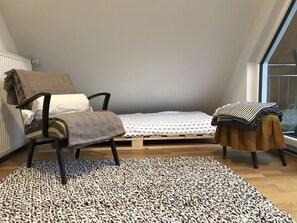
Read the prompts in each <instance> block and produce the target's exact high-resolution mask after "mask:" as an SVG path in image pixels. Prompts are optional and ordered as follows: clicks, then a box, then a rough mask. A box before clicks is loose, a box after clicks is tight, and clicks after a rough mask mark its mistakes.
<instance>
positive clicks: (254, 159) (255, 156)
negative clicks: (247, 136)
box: [251, 152, 259, 169]
mask: <svg viewBox="0 0 297 223" xmlns="http://www.w3.org/2000/svg"><path fill="white" fill-rule="evenodd" d="M251 154H252V159H253V163H254V168H255V169H258V168H259V165H258V159H257V154H256V152H251Z"/></svg>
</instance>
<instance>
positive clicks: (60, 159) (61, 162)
mask: <svg viewBox="0 0 297 223" xmlns="http://www.w3.org/2000/svg"><path fill="white" fill-rule="evenodd" d="M55 147H56V152H57V158H58V163H59V169H60V175H61V181H62V184H66V183H67V178H66V173H65V164H64V158H63V151H62V147H61V144H60V141H59V139H55Z"/></svg>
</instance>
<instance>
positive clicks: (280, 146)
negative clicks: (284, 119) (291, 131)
mask: <svg viewBox="0 0 297 223" xmlns="http://www.w3.org/2000/svg"><path fill="white" fill-rule="evenodd" d="M215 141H216V142H217V143H218V144H220V145H222V146H223V157H224V158H226V155H227V146H230V147H231V148H232V149H237V150H241V151H249V152H251V155H252V160H253V164H254V168H256V169H257V168H258V167H259V166H258V160H257V154H256V152H257V151H269V150H270V149H277V150H278V152H279V156H280V159H281V162H282V165H283V166H286V165H287V163H286V159H285V156H284V152H283V150H284V149H285V147H286V144H285V139H284V134H283V131H282V128H281V125H280V121H279V118H278V116H276V115H265V116H264V117H263V118H262V120H261V122H260V124H259V126H258V128H257V129H256V130H244V129H239V128H236V127H232V126H229V125H224V124H221V123H220V124H218V126H217V128H216V133H215Z"/></svg>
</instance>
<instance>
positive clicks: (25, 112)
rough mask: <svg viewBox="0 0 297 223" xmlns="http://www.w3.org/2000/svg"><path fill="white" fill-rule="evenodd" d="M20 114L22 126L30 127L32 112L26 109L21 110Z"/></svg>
mask: <svg viewBox="0 0 297 223" xmlns="http://www.w3.org/2000/svg"><path fill="white" fill-rule="evenodd" d="M21 112H22V118H23V122H24V124H25V125H30V124H31V122H32V121H33V119H34V112H32V111H31V110H26V109H23V110H21Z"/></svg>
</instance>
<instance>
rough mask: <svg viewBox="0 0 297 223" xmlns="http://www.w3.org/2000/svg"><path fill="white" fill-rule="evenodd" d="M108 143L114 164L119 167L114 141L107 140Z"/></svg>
mask: <svg viewBox="0 0 297 223" xmlns="http://www.w3.org/2000/svg"><path fill="white" fill-rule="evenodd" d="M109 142H110V147H111V151H112V155H113V159H114V162H115V164H116V165H117V166H119V165H120V160H119V156H118V152H117V148H116V145H115V142H114V139H111V140H109Z"/></svg>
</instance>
